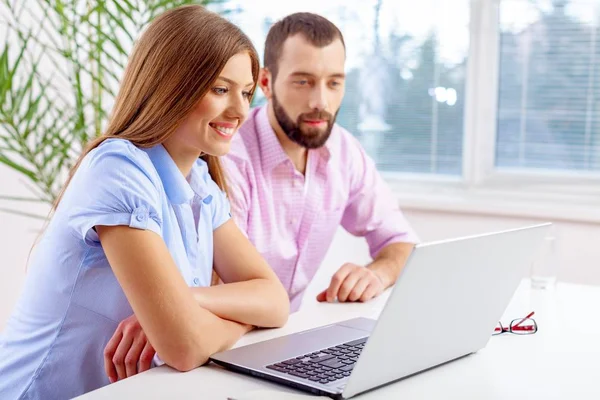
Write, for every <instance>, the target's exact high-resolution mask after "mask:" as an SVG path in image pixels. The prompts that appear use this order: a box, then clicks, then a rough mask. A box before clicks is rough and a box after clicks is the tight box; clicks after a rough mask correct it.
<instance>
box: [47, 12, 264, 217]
mask: <svg viewBox="0 0 600 400" xmlns="http://www.w3.org/2000/svg"><path fill="white" fill-rule="evenodd" d="M239 53H247V54H248V55H249V56H250V59H251V61H252V76H253V78H254V85H255V87H256V82H257V80H258V71H259V59H258V55H257V53H256V50H255V48H254V46H253V45H252V42H251V41H250V39H249V38H248V37H247V36H246V35H245V34H244V33H243V32H242V31H241V30H240V29H239V28H238V27H237V26H235V25H234V24H232V23H230V22H229V21H227V20H226V19H224V18H222V17H221V16H219V15H217V14H215V13H213V12H210V11H208V10H206V9H205V8H204V7H202V6H200V5H188V6H182V7H177V8H174V9H172V10H169V11H166V12H165V13H163V14H161V15H160V16H159V17H157V18H156V19H155V20H154V21H152V22H151V23H150V25H149V26H148V27H147V29H146V31H145V32H144V33H143V34H142V36H141V37H140V39H139V40H138V42H137V43H136V44H135V46H134V49H133V52H132V54H131V56H130V57H129V61H128V64H127V67H126V68H125V73H124V76H123V79H122V82H121V87H120V89H119V93H118V95H117V97H116V99H115V105H114V108H113V111H112V114H111V118H110V120H109V122H108V126H107V129H106V131H105V133H104V134H103V135H102V136H100V137H98V138H96V139H94V140H93V141H91V142H90V143H89V144H88V145H87V146H86V148H85V149H84V151H83V152H82V154H81V156H80V157H79V159H78V160H77V162H76V163H75V165H74V166H73V168H72V169H71V171H70V173H69V176H68V178H67V181H66V183H65V185H64V187H63V189H62V190H61V192H60V193H59V195H58V197H57V199H56V202H55V203H54V206H53V208H52V211H55V210H56V207H58V204H59V202H60V200H61V198H62V196H63V194H64V192H65V190H66V188H67V186H68V185H69V182H70V181H71V178H72V177H73V175H74V174H75V171H77V168H78V167H79V165H80V164H81V161H82V160H83V158H84V157H85V156H86V155H87V154H88V153H89V152H90V151H91V150H92V149H94V148H96V147H98V146H99V145H100V144H101V143H102V142H103V141H105V140H106V139H110V138H120V139H126V140H129V141H130V142H131V143H133V144H134V145H136V146H138V147H141V148H147V147H152V146H155V145H157V144H159V143H162V142H164V141H165V140H166V139H167V138H169V137H170V136H171V135H172V134H173V132H174V131H175V130H176V129H177V127H178V126H179V124H180V123H181V121H182V120H183V119H185V118H186V117H187V116H188V114H189V113H190V112H191V111H192V109H193V108H194V106H195V105H197V104H198V102H199V101H200V100H201V99H202V97H204V95H205V94H206V93H207V92H208V91H209V90H210V88H211V87H212V85H214V83H215V80H216V79H217V78H218V77H219V74H220V73H221V71H222V70H223V68H224V67H225V64H226V63H227V61H228V60H229V59H230V58H231V57H232V56H234V55H236V54H239ZM202 158H203V159H204V160H205V161H206V162H207V164H208V170H209V173H210V175H211V177H212V179H213V180H214V181H215V182H216V183H217V185H218V186H219V187H220V188H221V190H223V191H224V192H227V184H226V182H225V174H224V173H223V170H222V168H221V165H220V163H219V159H218V158H217V157H214V156H210V155H204V156H202Z"/></svg>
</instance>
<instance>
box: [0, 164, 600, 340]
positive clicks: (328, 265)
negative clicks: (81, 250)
mask: <svg viewBox="0 0 600 400" xmlns="http://www.w3.org/2000/svg"><path fill="white" fill-rule="evenodd" d="M22 181H23V179H22V178H21V176H20V175H18V174H16V173H15V172H13V171H11V170H9V169H8V168H6V167H4V166H1V165H0V195H8V194H11V195H23V196H26V195H27V194H28V193H27V190H26V189H25V187H24V185H23V183H22ZM8 206H11V207H15V206H16V207H18V208H19V209H21V210H23V211H30V212H36V213H38V214H44V212H47V208H45V207H43V206H39V205H36V204H30V203H7V202H4V201H0V207H8ZM405 213H406V215H407V217H408V219H409V220H410V222H411V223H412V224H413V226H414V228H415V229H416V230H417V232H418V233H419V235H420V236H421V239H422V240H423V241H430V240H438V239H445V238H451V237H456V236H464V235H470V234H476V233H483V232H488V231H494V230H501V229H509V228H515V227H519V226H522V225H526V224H530V223H538V222H545V221H537V220H533V219H524V218H506V217H497V216H485V215H471V214H468V215H467V214H457V213H447V212H444V213H441V212H440V213H437V212H430V211H427V212H425V211H417V210H405ZM41 225H42V223H41V222H40V221H38V220H33V219H30V218H26V217H21V216H16V215H11V214H6V213H0V254H1V257H2V258H1V260H2V261H1V262H0V330H1V329H2V328H3V327H4V324H5V322H6V319H7V318H8V315H9V313H10V311H11V309H12V307H13V306H14V304H15V301H16V299H17V296H18V294H19V292H20V290H21V286H22V284H23V280H24V278H25V263H26V260H27V256H28V254H29V250H30V248H31V244H32V243H33V241H34V240H35V238H36V235H37V232H38V231H39V229H40V228H41ZM555 228H556V229H555V234H556V237H557V242H556V245H557V252H556V254H557V259H558V260H557V262H558V263H559V266H560V270H559V279H561V280H564V281H569V282H576V283H586V284H594V285H600V225H597V224H596V225H593V224H582V223H567V222H558V223H556V225H555ZM368 260H369V257H368V248H367V246H366V243H365V242H364V240H362V239H358V238H355V237H353V236H351V235H349V234H348V233H346V232H345V231H343V230H341V229H340V231H339V232H338V234H337V236H336V238H335V240H334V243H333V245H332V247H331V249H330V251H329V253H328V254H327V256H326V259H325V261H324V262H323V266H324V268H322V270H321V271H320V272H319V274H318V275H317V277H316V279H315V281H314V282H313V284H312V285H311V286H310V288H309V289H308V292H307V295H306V297H305V304H306V303H307V302H311V301H314V296H316V294H317V293H318V292H319V291H320V290H322V289H323V288H324V286H325V285H326V284H327V283H328V280H329V278H330V276H331V274H332V273H333V272H334V271H335V269H337V268H338V267H339V266H341V265H342V264H343V263H344V262H347V261H352V262H356V263H366V262H368Z"/></svg>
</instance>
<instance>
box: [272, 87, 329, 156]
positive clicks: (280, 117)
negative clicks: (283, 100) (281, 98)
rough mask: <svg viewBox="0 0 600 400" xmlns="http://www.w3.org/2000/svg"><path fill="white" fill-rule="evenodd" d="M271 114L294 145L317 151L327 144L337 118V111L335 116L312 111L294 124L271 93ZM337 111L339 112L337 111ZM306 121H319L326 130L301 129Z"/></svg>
mask: <svg viewBox="0 0 600 400" xmlns="http://www.w3.org/2000/svg"><path fill="white" fill-rule="evenodd" d="M272 100H273V112H274V114H275V119H277V122H278V123H279V126H280V127H281V129H282V130H283V132H284V133H285V135H286V136H287V137H288V138H290V140H291V141H292V142H294V143H297V144H299V145H300V146H302V147H305V148H307V149H317V148H319V147H321V146H323V145H324V144H325V142H327V139H329V135H331V129H333V124H334V123H335V119H336V117H337V114H338V113H337V111H336V113H335V115H331V114H330V113H328V112H327V111H314V112H310V113H304V114H300V115H299V116H298V120H297V121H296V122H294V121H292V119H291V118H290V117H289V116H288V114H287V112H286V111H285V110H284V109H283V107H282V106H281V104H280V103H279V102H278V101H277V96H275V93H273V97H272ZM338 111H339V110H338ZM306 120H309V121H310V120H312V121H314V120H321V121H326V122H327V128H325V130H323V129H320V128H308V129H306V128H305V129H303V128H304V127H301V126H300V124H301V123H302V122H303V121H306Z"/></svg>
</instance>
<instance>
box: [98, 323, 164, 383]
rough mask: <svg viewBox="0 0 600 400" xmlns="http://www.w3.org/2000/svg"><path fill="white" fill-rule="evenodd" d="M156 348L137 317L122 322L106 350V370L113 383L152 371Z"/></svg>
mask: <svg viewBox="0 0 600 400" xmlns="http://www.w3.org/2000/svg"><path fill="white" fill-rule="evenodd" d="M155 353H156V351H154V348H153V347H152V345H151V344H150V342H149V341H148V339H147V338H146V334H145V333H144V331H143V330H142V327H141V325H140V323H139V322H138V320H137V318H136V317H135V315H132V316H131V317H129V318H126V319H124V320H123V321H121V323H120V324H119V326H118V327H117V330H116V331H115V333H114V335H113V337H112V338H111V339H110V340H109V341H108V344H107V345H106V347H105V348H104V369H105V370H106V375H108V379H110V382H111V383H114V382H116V381H118V380H121V379H125V378H128V377H130V376H133V375H135V374H137V373H140V372H144V371H146V370H148V369H150V365H151V363H152V358H153V357H154V354H155Z"/></svg>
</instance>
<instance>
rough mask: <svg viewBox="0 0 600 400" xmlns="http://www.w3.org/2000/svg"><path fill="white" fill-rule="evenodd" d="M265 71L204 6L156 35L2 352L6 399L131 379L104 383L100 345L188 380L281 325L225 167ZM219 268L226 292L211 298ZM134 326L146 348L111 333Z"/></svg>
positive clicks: (161, 26) (179, 12) (81, 169)
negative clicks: (239, 220)
mask: <svg viewBox="0 0 600 400" xmlns="http://www.w3.org/2000/svg"><path fill="white" fill-rule="evenodd" d="M258 68H259V63H258V57H257V54H256V51H255V49H254V48H253V46H252V44H251V42H250V40H249V39H248V38H247V37H246V36H245V35H244V34H243V33H242V32H241V31H240V30H239V29H238V28H237V27H235V26H234V25H232V24H231V23H229V22H227V21H226V20H224V19H223V18H221V17H219V16H218V15H216V14H213V13H211V12H208V11H206V10H205V9H203V8H202V7H200V6H185V7H180V8H177V9H174V10H171V11H169V12H166V13H165V14H163V15H161V16H160V17H159V18H157V19H156V20H155V21H154V22H152V24H151V25H150V26H149V27H148V28H147V31H146V32H145V33H144V34H143V35H142V37H141V38H140V40H139V42H138V43H137V44H136V46H135V49H134V51H133V53H132V55H131V57H130V60H129V64H128V66H127V68H126V71H125V75H124V78H123V82H122V85H121V89H120V91H119V95H118V96H117V99H116V102H115V106H114V110H113V115H112V118H111V120H110V122H109V124H108V127H107V131H106V133H105V134H104V135H103V136H102V137H100V138H98V139H97V140H95V141H94V142H92V143H91V145H90V146H89V147H88V149H87V150H86V151H84V153H83V155H82V156H81V158H80V160H79V162H78V163H77V164H76V166H75V167H74V169H73V171H72V172H71V175H70V177H71V178H70V179H69V181H68V182H67V185H66V186H65V190H64V191H63V195H62V196H61V198H59V201H58V202H57V206H56V207H55V210H54V213H53V216H52V218H51V221H50V223H49V225H48V227H47V229H46V231H45V233H44V236H43V238H42V239H41V241H40V243H39V244H38V245H37V247H36V253H35V255H34V257H33V258H32V263H31V265H30V268H29V272H28V276H27V280H26V283H25V287H24V291H23V293H22V296H21V298H20V300H19V302H18V304H17V306H16V308H15V310H14V312H13V314H12V316H11V318H10V320H9V321H8V324H7V327H6V330H5V332H4V336H3V338H2V340H1V341H0V376H1V377H2V378H1V379H0V398H2V399H14V398H18V399H42V398H43V399H51V398H71V397H74V396H77V395H80V394H82V393H85V392H88V391H90V390H93V389H96V388H99V387H101V386H103V385H106V384H108V383H109V377H108V376H109V375H113V379H111V380H114V375H115V372H118V377H119V378H123V377H125V376H129V375H131V374H133V373H135V372H136V371H133V372H131V371H126V372H123V371H116V369H118V368H119V365H120V364H119V362H116V361H115V365H114V366H111V365H108V364H110V361H111V360H108V362H107V370H106V371H105V368H104V349H105V347H106V348H109V347H111V346H112V347H113V350H115V346H116V347H117V350H116V353H119V354H123V352H125V354H127V355H128V357H129V355H130V354H133V356H134V357H133V360H134V364H137V362H138V360H137V359H136V357H137V356H138V355H139V354H151V353H153V351H154V349H155V350H156V353H157V355H158V356H159V357H160V359H162V360H163V361H164V362H165V363H166V364H168V365H170V366H171V367H173V368H175V369H177V370H180V371H187V370H190V369H192V368H195V367H197V366H199V365H202V364H203V363H205V362H206V361H207V359H208V357H209V356H210V355H211V354H213V353H215V352H217V351H221V350H224V349H226V348H228V347H230V346H231V345H232V344H234V343H235V342H236V341H237V340H238V339H239V338H240V336H241V335H243V334H244V333H246V332H248V330H249V329H251V326H264V327H277V326H281V325H283V324H284V323H285V321H286V320H287V315H288V311H289V302H288V299H287V294H286V292H285V290H284V288H283V287H282V286H281V284H280V283H279V281H278V279H277V277H276V276H275V274H274V273H273V272H272V271H271V269H270V267H269V266H268V265H267V264H266V263H265V261H264V260H263V259H262V258H261V256H260V255H259V254H258V253H257V251H256V250H255V249H254V248H253V247H252V246H251V244H250V243H249V241H248V240H247V239H246V238H245V236H244V235H243V234H242V233H241V232H240V231H239V230H238V228H237V227H236V226H235V224H234V222H233V221H232V220H231V215H230V213H229V204H228V202H227V199H226V196H225V194H224V192H225V190H226V188H225V182H224V176H223V174H222V171H221V169H220V166H219V161H218V158H217V157H218V156H220V155H223V154H225V153H226V152H227V151H228V150H229V145H230V141H231V138H232V136H233V135H234V134H235V132H236V130H237V128H238V127H239V126H240V125H241V123H242V122H243V121H244V119H245V118H246V116H247V113H248V110H249V105H250V100H251V98H252V94H253V91H254V89H255V86H256V80H257V76H258ZM213 266H214V269H215V271H216V272H217V274H218V275H219V277H220V278H221V280H222V281H223V282H224V284H223V285H219V286H214V287H209V285H210V281H211V273H212V269H213ZM132 314H134V316H132V317H130V316H131V315H132ZM131 318H133V319H135V320H137V321H139V324H140V326H141V329H142V330H143V333H144V335H142V336H139V335H138V336H136V338H138V339H139V338H140V337H141V339H140V340H138V339H135V340H132V339H131V337H130V336H128V337H129V339H128V340H129V341H128V340H126V336H127V335H125V334H124V333H123V332H121V331H120V330H119V329H118V327H119V326H120V325H119V324H120V322H121V321H123V320H125V319H128V320H130V319H131ZM113 335H114V337H113ZM111 337H113V339H112V340H110V339H111ZM144 338H147V341H148V342H149V343H146V342H145V340H144ZM109 340H110V342H111V346H107V344H109ZM142 348H143V349H144V350H143V351H142ZM147 349H150V352H147V351H146V350H147ZM130 358H131V357H130ZM130 361H131V360H130ZM141 363H142V360H140V365H141ZM129 364H131V363H129ZM111 368H113V371H112V373H111V371H110V369H111ZM134 369H135V368H134ZM107 372H108V374H107Z"/></svg>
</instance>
